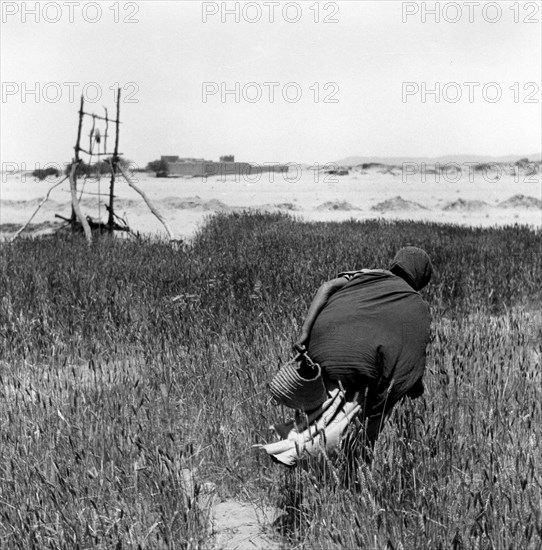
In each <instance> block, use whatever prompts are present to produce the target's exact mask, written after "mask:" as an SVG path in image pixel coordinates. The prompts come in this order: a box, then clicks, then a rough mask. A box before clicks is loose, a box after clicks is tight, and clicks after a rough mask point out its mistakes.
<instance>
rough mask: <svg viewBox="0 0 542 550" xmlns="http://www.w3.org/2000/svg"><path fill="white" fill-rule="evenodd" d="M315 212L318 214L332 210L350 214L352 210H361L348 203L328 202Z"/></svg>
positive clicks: (318, 207)
mask: <svg viewBox="0 0 542 550" xmlns="http://www.w3.org/2000/svg"><path fill="white" fill-rule="evenodd" d="M315 210H317V211H318V212H330V211H332V210H343V211H345V212H349V211H350V210H359V208H356V207H355V206H353V205H352V204H350V203H349V202H346V201H328V202H324V203H323V204H319V205H318V206H317V207H316V208H315Z"/></svg>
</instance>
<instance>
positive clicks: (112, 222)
mask: <svg viewBox="0 0 542 550" xmlns="http://www.w3.org/2000/svg"><path fill="white" fill-rule="evenodd" d="M119 124H120V87H119V88H118V89H117V120H116V121H115V152H114V153H113V159H112V161H111V183H110V185H109V217H108V220H107V227H108V228H109V231H110V232H113V226H114V225H115V211H114V199H115V174H116V172H117V169H118V164H119Z"/></svg>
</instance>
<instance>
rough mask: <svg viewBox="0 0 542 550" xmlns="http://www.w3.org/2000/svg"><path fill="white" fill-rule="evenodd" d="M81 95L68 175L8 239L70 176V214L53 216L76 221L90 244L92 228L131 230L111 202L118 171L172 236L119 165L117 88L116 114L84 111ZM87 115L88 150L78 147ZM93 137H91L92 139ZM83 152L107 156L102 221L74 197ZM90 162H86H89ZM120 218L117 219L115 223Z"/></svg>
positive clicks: (147, 199) (148, 201) (169, 234)
mask: <svg viewBox="0 0 542 550" xmlns="http://www.w3.org/2000/svg"><path fill="white" fill-rule="evenodd" d="M84 104H85V102H84V98H83V96H82V95H81V104H80V107H79V125H78V128H77V141H76V143H75V147H74V150H75V154H74V157H73V160H72V163H71V165H70V167H69V170H68V175H67V176H65V177H64V178H62V179H61V180H60V181H58V182H56V183H55V184H54V185H53V186H52V187H51V188H50V189H49V191H48V192H47V195H46V196H45V198H44V199H43V200H42V201H41V202H40V203H39V204H38V206H37V208H36V210H35V211H34V213H33V214H32V216H31V217H30V219H29V220H28V221H27V222H26V223H25V224H24V225H23V226H22V227H21V228H20V229H19V230H18V231H17V233H15V235H14V236H13V237H12V239H11V241H12V242H13V241H14V240H15V239H16V238H17V237H18V236H19V235H20V234H21V233H22V232H23V231H24V230H25V229H26V227H27V226H28V225H29V224H30V222H31V221H32V220H33V219H34V216H35V215H36V214H37V213H38V211H39V209H40V208H41V207H42V206H43V205H44V204H45V202H47V200H48V199H49V195H50V193H51V191H52V190H53V189H54V188H55V187H58V186H59V185H60V184H61V183H63V182H64V181H65V180H66V179H69V180H70V193H71V206H72V212H71V217H70V218H65V217H64V216H60V215H59V214H56V215H55V216H56V217H57V218H60V219H63V220H65V221H67V222H68V223H69V224H70V225H71V227H72V229H73V230H76V229H77V228H78V225H80V226H81V227H82V228H83V231H84V233H85V237H86V239H87V242H88V243H89V244H90V243H91V242H92V230H93V229H95V230H99V231H104V230H105V231H107V232H108V233H113V231H127V232H129V233H132V231H131V229H130V228H129V227H128V225H127V224H126V222H125V221H124V220H122V219H121V218H119V216H117V215H116V214H115V205H114V199H115V194H114V191H115V183H116V179H117V177H118V176H119V175H121V176H122V177H123V178H124V179H125V180H126V182H127V183H128V185H129V186H130V187H131V188H132V189H134V190H135V191H136V192H137V193H139V195H141V197H142V198H143V200H144V201H145V203H146V204H147V206H148V208H149V210H150V211H151V212H152V213H153V214H154V215H155V216H156V217H157V218H158V220H159V221H160V223H161V224H162V225H163V226H164V228H165V230H166V232H167V234H168V236H169V238H170V240H175V238H174V235H173V232H172V231H171V229H170V228H169V226H168V224H167V222H166V220H165V219H164V218H163V216H162V215H161V214H160V212H158V210H157V209H156V208H155V207H154V205H153V204H152V202H151V200H150V199H149V197H147V195H146V194H145V193H144V192H143V190H142V189H140V188H139V187H138V186H137V185H136V184H135V182H134V181H133V180H132V178H131V177H130V176H129V175H128V174H127V172H126V170H125V169H124V168H123V166H122V162H121V154H120V153H119V130H120V88H119V89H118V90H117V114H116V118H114V119H110V118H109V117H108V114H107V109H106V110H105V117H101V116H98V115H96V114H94V113H86V112H85V111H84ZM85 116H87V117H91V118H92V129H91V131H90V145H89V150H88V151H87V150H86V149H83V147H81V133H82V130H83V120H84V117H85ZM96 120H102V121H105V132H104V135H103V136H102V135H101V134H100V132H99V129H97V128H96ZM109 123H112V124H113V123H114V125H115V147H114V149H113V152H112V153H111V152H107V138H108V137H109V136H108V131H109ZM102 138H103V142H104V150H103V152H102V153H100V152H99V150H98V153H95V152H94V151H93V143H94V141H96V142H97V143H100V142H101V140H102ZM93 140H94V141H93ZM80 153H84V154H87V155H89V157H90V158H91V159H92V156H93V155H94V156H97V157H98V166H99V161H100V157H109V159H108V160H107V164H108V165H109V168H110V171H111V179H110V183H109V205H108V206H106V208H107V210H108V213H109V214H108V218H107V222H106V223H102V222H101V221H100V220H98V221H97V222H96V221H94V220H92V218H90V217H85V216H84V215H83V212H82V211H81V205H80V204H79V199H78V198H77V177H78V173H77V168H78V167H79V166H80V165H81V163H82V162H83V159H82V158H81V154H80ZM89 166H90V165H89ZM119 222H120V223H119Z"/></svg>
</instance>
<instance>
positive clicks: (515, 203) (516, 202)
mask: <svg viewBox="0 0 542 550" xmlns="http://www.w3.org/2000/svg"><path fill="white" fill-rule="evenodd" d="M498 207H499V208H527V209H532V208H534V209H538V210H542V201H541V200H540V199H536V198H535V197H526V196H525V195H514V196H513V197H510V198H509V199H507V200H505V201H503V202H500V203H499V204H498Z"/></svg>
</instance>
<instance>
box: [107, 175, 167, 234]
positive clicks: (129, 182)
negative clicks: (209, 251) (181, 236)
mask: <svg viewBox="0 0 542 550" xmlns="http://www.w3.org/2000/svg"><path fill="white" fill-rule="evenodd" d="M117 169H118V170H119V172H120V173H121V174H122V176H123V177H124V179H125V180H126V181H127V183H128V185H129V186H130V187H131V188H132V189H134V190H135V191H137V192H138V193H139V194H140V195H141V196H142V197H143V200H144V201H145V202H146V203H147V206H148V207H149V210H150V211H151V212H152V213H153V214H154V215H155V216H156V217H157V218H158V220H159V221H160V223H161V224H162V225H163V226H164V227H165V229H166V232H167V234H168V235H169V238H170V239H174V238H175V237H174V235H173V232H172V231H171V229H170V228H169V225H168V224H167V222H166V220H165V219H164V217H163V216H162V215H161V214H160V212H158V210H156V208H155V207H154V205H153V204H152V202H151V201H150V199H149V197H147V195H145V193H144V192H143V191H142V190H141V189H140V188H139V187H138V186H137V185H136V184H135V183H133V182H132V181H131V180H130V177H129V176H128V174H126V172H125V171H124V169H123V168H122V166H120V164H119V165H117Z"/></svg>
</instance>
